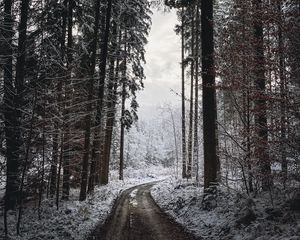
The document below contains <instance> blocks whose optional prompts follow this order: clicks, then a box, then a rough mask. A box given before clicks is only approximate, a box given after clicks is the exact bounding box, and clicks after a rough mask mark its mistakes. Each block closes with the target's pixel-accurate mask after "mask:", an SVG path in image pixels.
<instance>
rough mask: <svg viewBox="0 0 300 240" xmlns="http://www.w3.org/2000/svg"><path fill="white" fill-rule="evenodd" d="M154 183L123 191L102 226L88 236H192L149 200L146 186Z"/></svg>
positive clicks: (108, 239) (96, 239) (161, 239)
mask: <svg viewBox="0 0 300 240" xmlns="http://www.w3.org/2000/svg"><path fill="white" fill-rule="evenodd" d="M154 184H155V183H151V184H143V185H140V186H137V187H134V188H131V189H128V190H126V191H124V192H123V194H122V195H121V197H120V198H119V200H118V201H117V203H116V206H115V208H114V211H113V213H112V215H111V217H110V218H109V219H108V221H107V223H106V224H105V226H103V227H99V228H98V229H96V230H95V232H94V233H93V234H92V236H91V237H90V239H89V240H195V238H193V237H192V236H190V234H188V233H186V232H184V230H183V229H182V228H181V227H180V226H179V225H178V224H176V223H174V222H173V221H171V220H170V219H169V218H168V217H167V215H166V214H165V213H163V212H162V211H161V209H160V208H159V207H158V206H157V205H156V203H155V202H154V201H153V199H152V197H151V196H150V188H151V187H152V186H153V185H154Z"/></svg>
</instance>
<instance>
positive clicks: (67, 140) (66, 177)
mask: <svg viewBox="0 0 300 240" xmlns="http://www.w3.org/2000/svg"><path fill="white" fill-rule="evenodd" d="M73 4H74V3H73V0H68V6H66V7H68V17H67V19H68V41H67V71H68V73H67V79H66V82H65V114H64V124H65V132H64V150H63V185H62V199H63V200H69V195H70V175H71V171H70V157H71V136H70V106H71V103H70V102H71V98H70V92H71V89H70V88H71V86H70V85H71V72H72V61H73V56H72V48H73V31H72V28H73Z"/></svg>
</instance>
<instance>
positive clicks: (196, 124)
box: [194, 1, 200, 182]
mask: <svg viewBox="0 0 300 240" xmlns="http://www.w3.org/2000/svg"><path fill="white" fill-rule="evenodd" d="M196 4H197V5H196V34H195V35H196V36H195V37H196V39H195V41H196V42H195V48H196V49H195V114H194V119H195V120H194V162H195V165H196V181H197V182H199V146H198V144H199V139H198V124H199V121H198V119H199V35H200V34H199V32H200V31H199V28H200V22H199V18H200V17H199V7H200V6H199V5H200V3H199V1H198V2H197V3H196Z"/></svg>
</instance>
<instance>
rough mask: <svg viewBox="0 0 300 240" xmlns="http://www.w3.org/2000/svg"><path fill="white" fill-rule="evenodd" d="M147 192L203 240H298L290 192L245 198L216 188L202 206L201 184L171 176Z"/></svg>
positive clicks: (299, 227) (299, 225)
mask: <svg viewBox="0 0 300 240" xmlns="http://www.w3.org/2000/svg"><path fill="white" fill-rule="evenodd" d="M151 194H152V196H153V198H154V199H155V201H156V202H157V203H158V205H159V206H160V207H161V208H162V209H164V210H165V211H166V212H167V213H168V214H169V215H170V216H171V217H172V218H174V219H175V221H177V222H178V223H179V224H181V225H183V226H185V228H186V229H187V230H188V231H190V232H192V233H193V234H195V235H196V236H199V237H202V238H203V239H209V240H229V239H233V240H254V239H256V240H300V221H299V212H298V213H297V212H295V211H292V210H291V208H290V204H291V201H289V200H288V198H292V197H293V196H292V195H293V194H290V196H289V197H288V196H287V195H288V194H286V199H283V198H282V197H281V198H279V197H278V196H280V195H281V196H282V195H284V194H282V193H281V194H276V193H273V196H271V195H270V194H265V195H260V196H257V197H256V198H249V197H247V196H244V195H242V194H240V193H238V192H233V191H232V190H231V191H228V190H224V189H222V188H220V189H218V191H217V197H216V198H215V199H213V198H211V196H207V201H205V202H206V204H205V205H204V204H203V201H202V200H203V187H202V186H197V185H196V184H193V183H191V182H190V183H188V182H186V181H182V180H175V179H167V180H165V181H163V182H160V183H158V184H157V185H155V186H154V187H153V188H152V191H151ZM209 198H211V199H209ZM272 202H273V204H272ZM205 209H206V210H205Z"/></svg>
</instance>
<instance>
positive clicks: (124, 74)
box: [119, 57, 127, 180]
mask: <svg viewBox="0 0 300 240" xmlns="http://www.w3.org/2000/svg"><path fill="white" fill-rule="evenodd" d="M126 72H127V67H126V57H125V63H124V71H123V77H122V102H121V134H120V167H119V179H120V180H123V170H124V139H125V124H124V119H123V118H124V114H125V101H126V74H127V73H126Z"/></svg>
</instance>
